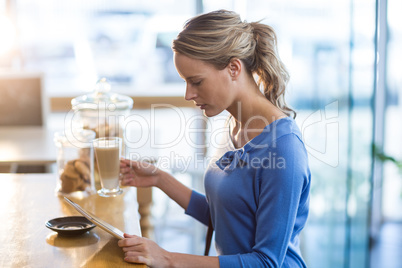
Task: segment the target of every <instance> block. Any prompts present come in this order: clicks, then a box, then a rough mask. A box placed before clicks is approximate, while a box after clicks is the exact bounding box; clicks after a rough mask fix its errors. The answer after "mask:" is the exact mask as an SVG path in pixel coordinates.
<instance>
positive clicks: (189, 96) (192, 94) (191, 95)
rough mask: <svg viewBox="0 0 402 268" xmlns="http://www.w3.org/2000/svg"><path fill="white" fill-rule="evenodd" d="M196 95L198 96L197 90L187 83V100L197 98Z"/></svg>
mask: <svg viewBox="0 0 402 268" xmlns="http://www.w3.org/2000/svg"><path fill="white" fill-rule="evenodd" d="M195 97H197V94H196V92H195V90H194V89H192V88H191V86H189V85H187V86H186V95H185V96H184V98H185V99H186V100H187V101H190V100H193V99H195Z"/></svg>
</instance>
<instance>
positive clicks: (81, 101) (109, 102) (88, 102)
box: [71, 78, 134, 110]
mask: <svg viewBox="0 0 402 268" xmlns="http://www.w3.org/2000/svg"><path fill="white" fill-rule="evenodd" d="M133 103H134V101H133V99H132V98H130V97H128V96H125V95H121V94H117V93H113V92H111V86H110V84H109V82H108V81H107V80H106V78H101V79H100V80H99V81H98V82H97V83H96V85H95V88H94V91H93V92H92V93H89V94H85V95H82V96H78V97H76V98H74V99H72V100H71V105H72V108H73V110H83V109H84V110H85V109H90V110H94V107H95V108H96V109H113V110H130V109H131V108H132V107H133ZM94 104H95V106H94ZM111 106H112V107H111Z"/></svg>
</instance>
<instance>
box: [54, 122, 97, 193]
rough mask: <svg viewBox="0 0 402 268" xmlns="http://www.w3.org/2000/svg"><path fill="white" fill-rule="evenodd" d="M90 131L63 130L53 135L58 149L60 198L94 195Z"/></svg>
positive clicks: (92, 133) (92, 134)
mask: <svg viewBox="0 0 402 268" xmlns="http://www.w3.org/2000/svg"><path fill="white" fill-rule="evenodd" d="M95 135H96V134H95V132H94V131H92V130H78V129H74V130H65V131H61V132H56V133H55V134H54V142H55V144H56V146H57V148H58V154H57V171H58V183H57V188H56V191H57V194H58V195H62V196H69V195H83V196H87V195H90V194H93V193H95V183H94V152H93V146H92V141H93V140H94V139H95Z"/></svg>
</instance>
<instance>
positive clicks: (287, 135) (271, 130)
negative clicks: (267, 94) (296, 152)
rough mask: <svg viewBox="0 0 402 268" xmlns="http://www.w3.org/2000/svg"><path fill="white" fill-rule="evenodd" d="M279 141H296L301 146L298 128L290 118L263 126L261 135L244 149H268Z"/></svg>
mask: <svg viewBox="0 0 402 268" xmlns="http://www.w3.org/2000/svg"><path fill="white" fill-rule="evenodd" d="M281 140H288V141H291V140H295V141H297V140H298V141H300V142H301V143H302V144H303V140H302V137H301V133H300V130H299V127H298V126H297V124H296V122H295V121H294V119H293V118H291V117H283V118H280V119H278V120H275V121H273V122H272V123H270V124H268V125H267V126H265V128H264V129H263V130H262V132H261V134H259V135H258V136H256V137H255V138H254V139H252V140H250V142H248V143H247V144H246V146H245V149H246V150H247V151H249V150H252V149H253V148H270V147H272V146H274V145H276V144H277V143H278V142H279V141H281Z"/></svg>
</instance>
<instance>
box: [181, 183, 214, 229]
mask: <svg viewBox="0 0 402 268" xmlns="http://www.w3.org/2000/svg"><path fill="white" fill-rule="evenodd" d="M186 214H187V215H190V216H191V217H193V218H195V219H196V220H198V221H200V222H201V223H203V224H205V225H207V226H208V223H209V206H208V202H207V198H206V197H205V195H203V194H200V193H198V192H196V191H193V192H192V194H191V199H190V203H189V204H188V207H187V209H186Z"/></svg>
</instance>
